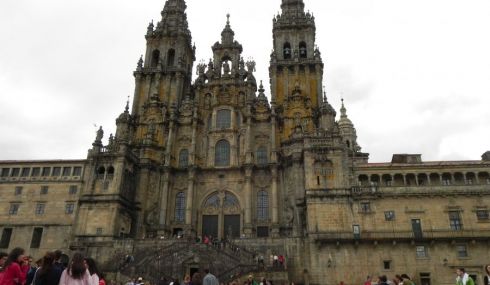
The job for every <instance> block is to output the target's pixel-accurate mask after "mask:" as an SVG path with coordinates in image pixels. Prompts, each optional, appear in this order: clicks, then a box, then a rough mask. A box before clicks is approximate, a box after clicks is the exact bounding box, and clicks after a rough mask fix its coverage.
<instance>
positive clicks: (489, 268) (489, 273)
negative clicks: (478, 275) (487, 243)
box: [483, 264, 490, 285]
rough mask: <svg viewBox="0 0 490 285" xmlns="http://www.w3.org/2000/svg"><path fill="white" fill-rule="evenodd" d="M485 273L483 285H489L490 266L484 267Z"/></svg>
mask: <svg viewBox="0 0 490 285" xmlns="http://www.w3.org/2000/svg"><path fill="white" fill-rule="evenodd" d="M485 272H486V273H487V274H486V275H485V277H484V278H483V285H490V264H487V265H486V266H485Z"/></svg>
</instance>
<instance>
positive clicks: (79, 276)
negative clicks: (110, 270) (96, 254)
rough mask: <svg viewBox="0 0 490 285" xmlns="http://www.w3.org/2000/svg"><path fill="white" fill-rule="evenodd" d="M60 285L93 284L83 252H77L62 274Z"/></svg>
mask: <svg viewBox="0 0 490 285" xmlns="http://www.w3.org/2000/svg"><path fill="white" fill-rule="evenodd" d="M59 285H92V283H91V278H90V273H89V272H88V269H87V264H86V263H85V260H83V256H82V254H81V253H78V252H77V253H75V255H73V258H72V261H71V262H70V264H69V265H68V267H67V268H66V269H65V270H64V271H63V274H61V279H60V283H59Z"/></svg>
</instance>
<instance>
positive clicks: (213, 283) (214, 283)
mask: <svg viewBox="0 0 490 285" xmlns="http://www.w3.org/2000/svg"><path fill="white" fill-rule="evenodd" d="M204 273H206V276H204V279H203V280H202V285H219V281H218V278H216V276H214V275H213V274H211V273H210V272H209V269H205V270H204Z"/></svg>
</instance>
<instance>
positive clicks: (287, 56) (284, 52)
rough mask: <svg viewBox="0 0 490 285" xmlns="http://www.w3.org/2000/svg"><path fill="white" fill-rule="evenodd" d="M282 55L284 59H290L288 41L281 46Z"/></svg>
mask: <svg viewBox="0 0 490 285" xmlns="http://www.w3.org/2000/svg"><path fill="white" fill-rule="evenodd" d="M282 52H283V56H284V59H290V58H291V44H290V43H288V42H285V43H284V46H283V48H282Z"/></svg>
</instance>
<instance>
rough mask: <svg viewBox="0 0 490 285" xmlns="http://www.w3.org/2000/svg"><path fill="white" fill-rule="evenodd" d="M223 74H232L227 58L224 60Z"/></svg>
mask: <svg viewBox="0 0 490 285" xmlns="http://www.w3.org/2000/svg"><path fill="white" fill-rule="evenodd" d="M223 74H224V75H229V74H230V64H229V63H228V61H227V60H226V61H224V62H223Z"/></svg>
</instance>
